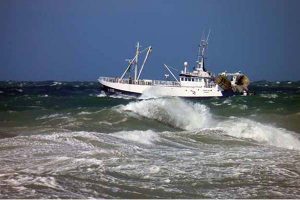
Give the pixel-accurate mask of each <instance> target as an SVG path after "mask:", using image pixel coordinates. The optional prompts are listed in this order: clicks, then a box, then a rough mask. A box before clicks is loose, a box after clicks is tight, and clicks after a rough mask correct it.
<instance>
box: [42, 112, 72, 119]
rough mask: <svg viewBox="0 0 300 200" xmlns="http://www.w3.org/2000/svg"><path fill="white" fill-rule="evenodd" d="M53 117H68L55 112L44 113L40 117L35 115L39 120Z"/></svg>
mask: <svg viewBox="0 0 300 200" xmlns="http://www.w3.org/2000/svg"><path fill="white" fill-rule="evenodd" d="M53 118H60V119H66V118H68V117H67V116H64V115H63V114H59V113H55V114H50V115H44V116H42V117H37V118H36V119H37V120H39V119H53Z"/></svg>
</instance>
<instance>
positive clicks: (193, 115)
mask: <svg viewBox="0 0 300 200" xmlns="http://www.w3.org/2000/svg"><path fill="white" fill-rule="evenodd" d="M241 109H247V107H242V108H241ZM121 110H123V111H124V110H127V111H132V112H134V113H137V114H139V115H141V116H143V117H147V118H150V119H155V120H158V121H160V122H163V123H165V124H170V125H172V126H174V127H178V128H181V129H184V130H195V129H205V128H215V127H218V129H220V130H223V131H224V134H227V135H230V136H233V137H236V138H246V139H252V140H255V141H258V142H260V143H264V144H267V145H272V146H277V147H282V148H287V149H297V150H300V140H299V138H298V136H297V133H294V132H291V131H288V130H285V129H283V128H277V127H274V126H272V125H266V124H262V123H259V122H256V121H253V120H250V119H245V118H237V117H229V118H227V119H223V120H216V119H214V118H213V117H212V114H211V113H210V111H209V109H208V107H206V106H205V105H201V104H199V103H191V102H186V101H185V100H182V99H179V98H161V99H147V100H143V101H139V102H131V103H129V104H127V105H126V106H122V107H121Z"/></svg>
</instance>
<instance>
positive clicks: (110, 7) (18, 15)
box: [0, 0, 300, 81]
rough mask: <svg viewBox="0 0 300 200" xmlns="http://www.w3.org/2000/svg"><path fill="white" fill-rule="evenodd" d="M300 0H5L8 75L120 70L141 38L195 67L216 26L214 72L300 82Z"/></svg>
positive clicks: (0, 39)
mask: <svg viewBox="0 0 300 200" xmlns="http://www.w3.org/2000/svg"><path fill="white" fill-rule="evenodd" d="M299 8H300V1H299V0H151V1H146V0H26V1H23V0H1V1H0V27H1V29H0V69H1V71H0V80H67V81H72V80H96V79H97V78H98V77H99V76H120V75H121V74H122V72H123V71H124V69H125V67H126V65H127V63H126V62H125V59H126V58H131V57H133V54H134V48H135V44H136V42H137V41H140V43H141V44H142V45H143V46H144V47H146V46H149V45H152V47H153V52H152V54H151V56H150V58H149V62H148V63H147V64H146V66H145V70H144V73H143V78H156V79H157V78H163V75H164V73H165V72H166V71H165V69H164V68H163V64H164V63H166V64H168V65H170V66H172V67H175V68H178V69H181V68H182V66H183V62H184V61H188V63H189V65H190V66H191V67H192V66H193V65H194V64H195V61H196V58H197V45H198V43H199V41H200V38H201V35H202V32H203V31H207V30H208V29H211V37H210V41H209V47H208V51H207V57H208V60H207V68H208V70H210V71H212V72H214V73H219V72H221V71H224V70H227V71H238V70H241V71H242V72H244V73H246V74H248V75H249V77H250V79H251V80H262V79H266V80H300V56H299V50H300V12H299V11H298V10H299Z"/></svg>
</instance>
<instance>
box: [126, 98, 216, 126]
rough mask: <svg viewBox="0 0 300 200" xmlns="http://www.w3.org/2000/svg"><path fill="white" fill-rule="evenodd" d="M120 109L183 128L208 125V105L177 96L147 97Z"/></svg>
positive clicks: (209, 119) (209, 115)
mask: <svg viewBox="0 0 300 200" xmlns="http://www.w3.org/2000/svg"><path fill="white" fill-rule="evenodd" d="M121 109H122V110H128V111H132V112H135V113H137V114H139V115H141V116H144V117H147V118H151V119H155V120H158V121H161V122H163V123H166V124H169V125H172V126H174V127H177V128H181V129H185V130H194V129H200V128H204V127H207V126H209V124H210V122H211V114H210V112H209V109H208V107H206V106H205V105H201V104H199V103H190V102H186V101H184V100H182V99H179V98H161V99H147V100H143V101H139V102H131V103H129V104H127V105H126V106H122V108H121Z"/></svg>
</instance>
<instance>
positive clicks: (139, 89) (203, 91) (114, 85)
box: [99, 79, 223, 98]
mask: <svg viewBox="0 0 300 200" xmlns="http://www.w3.org/2000/svg"><path fill="white" fill-rule="evenodd" d="M99 82H100V83H101V85H103V86H104V87H106V89H107V91H108V92H110V93H118V92H124V93H133V94H136V95H150V96H151V95H153V96H176V97H193V98H203V97H204V98H205V97H223V93H222V91H223V90H222V89H221V88H220V87H219V86H218V85H216V86H215V87H209V88H206V87H195V86H180V85H174V86H172V85H138V84H128V83H118V82H109V81H105V80H101V79H99Z"/></svg>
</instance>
